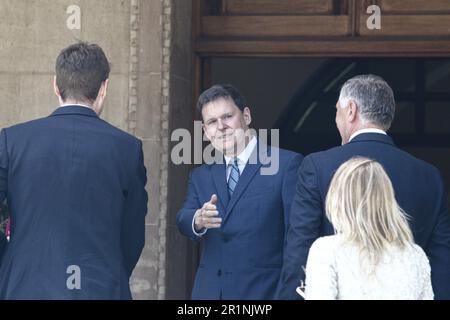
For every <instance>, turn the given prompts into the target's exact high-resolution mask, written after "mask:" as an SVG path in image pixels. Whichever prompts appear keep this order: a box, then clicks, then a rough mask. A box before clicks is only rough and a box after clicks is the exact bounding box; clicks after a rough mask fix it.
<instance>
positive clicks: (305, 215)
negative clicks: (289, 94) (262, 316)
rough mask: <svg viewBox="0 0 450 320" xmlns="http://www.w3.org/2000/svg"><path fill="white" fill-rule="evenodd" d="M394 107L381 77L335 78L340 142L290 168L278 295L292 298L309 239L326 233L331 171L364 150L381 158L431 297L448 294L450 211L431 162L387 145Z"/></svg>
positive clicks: (328, 230) (390, 143) (301, 277)
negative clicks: (426, 272)
mask: <svg viewBox="0 0 450 320" xmlns="http://www.w3.org/2000/svg"><path fill="white" fill-rule="evenodd" d="M394 113H395V101H394V94H393V92H392V89H391V88H390V87H389V85H388V84H387V83H386V82H385V81H384V80H383V79H382V78H380V77H378V76H374V75H361V76H357V77H354V78H352V79H350V80H348V81H347V82H346V83H345V84H344V85H343V87H342V89H341V93H340V96H339V100H338V102H337V104H336V125H337V128H338V130H339V133H340V135H341V137H342V146H340V147H336V148H332V149H329V150H326V151H323V152H318V153H314V154H311V155H309V156H307V157H306V158H305V159H304V160H303V162H302V165H301V167H300V169H299V172H298V181H297V187H296V194H295V196H294V201H293V204H292V209H291V216H290V224H289V231H288V235H287V245H286V249H285V251H284V263H283V270H282V274H281V278H280V283H279V286H278V290H277V291H278V292H277V297H278V298H280V299H291V298H294V299H295V298H299V295H297V293H296V287H297V286H298V285H299V284H300V283H301V282H302V281H303V280H304V273H303V268H302V267H304V266H306V261H307V257H308V251H309V248H310V246H311V244H312V243H313V242H314V240H316V239H317V238H318V237H321V236H326V235H331V234H333V233H334V231H333V228H332V226H331V224H330V222H329V221H328V220H327V219H326V217H325V210H324V202H325V197H326V194H327V191H328V186H329V184H330V181H331V178H332V177H333V174H334V172H335V171H336V170H337V168H338V167H339V166H340V165H341V164H342V163H344V162H345V161H347V160H348V159H350V158H352V157H354V156H365V157H368V158H371V159H375V160H377V161H378V162H380V163H381V164H382V165H383V167H384V168H385V170H386V172H387V173H388V175H389V177H390V179H391V180H392V184H393V186H394V190H395V195H396V198H397V201H398V203H399V204H400V206H401V207H402V208H403V209H404V210H405V211H406V213H407V214H408V215H409V216H410V217H411V220H410V221H409V222H410V226H411V229H412V231H413V235H414V240H415V242H416V243H417V244H418V245H420V246H421V247H422V248H423V249H424V251H425V252H426V254H427V256H428V258H429V260H430V265H431V275H432V284H433V290H434V295H435V298H436V299H450V268H449V266H450V216H449V214H448V210H447V208H446V204H445V203H446V195H445V192H444V188H443V184H442V179H441V176H440V173H439V171H438V170H437V169H436V168H435V167H433V166H432V165H430V164H428V163H425V162H424V161H422V160H419V159H416V158H414V157H413V156H411V155H409V154H408V153H406V152H404V151H402V150H400V149H398V148H397V147H396V146H395V145H394V143H393V141H392V139H391V138H390V137H389V136H388V135H387V134H386V131H387V130H388V129H389V128H390V125H391V123H392V120H393V119H394ZM306 285H308V283H306ZM335 298H336V299H339V292H337V293H336V297H335Z"/></svg>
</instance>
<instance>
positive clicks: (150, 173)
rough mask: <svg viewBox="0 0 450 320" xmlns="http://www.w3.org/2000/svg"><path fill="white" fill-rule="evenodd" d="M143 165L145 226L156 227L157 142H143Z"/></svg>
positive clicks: (159, 160)
mask: <svg viewBox="0 0 450 320" xmlns="http://www.w3.org/2000/svg"><path fill="white" fill-rule="evenodd" d="M143 150H144V163H145V167H146V169H147V188H146V189H147V193H148V206H147V209H148V211H147V217H146V224H147V225H157V224H158V220H159V216H160V202H159V201H160V199H159V197H160V177H161V172H160V165H161V153H160V144H159V141H148V140H147V141H144V142H143Z"/></svg>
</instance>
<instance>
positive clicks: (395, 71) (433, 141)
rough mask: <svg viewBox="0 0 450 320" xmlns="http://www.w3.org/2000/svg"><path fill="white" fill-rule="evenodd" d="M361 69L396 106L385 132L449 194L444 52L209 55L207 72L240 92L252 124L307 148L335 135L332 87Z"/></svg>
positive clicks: (448, 63) (449, 111) (449, 93)
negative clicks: (435, 174) (438, 176)
mask: <svg viewBox="0 0 450 320" xmlns="http://www.w3.org/2000/svg"><path fill="white" fill-rule="evenodd" d="M365 73H373V74H376V75H379V76H381V77H383V78H384V79H385V80H386V81H387V82H388V83H389V84H390V85H391V86H392V88H393V90H394V93H395V98H396V102H397V107H396V108H397V109H396V117H395V120H394V123H393V126H392V128H391V130H390V132H389V134H390V135H391V136H392V137H393V138H394V141H395V142H396V144H397V145H398V146H399V147H401V148H402V149H404V150H406V151H408V152H410V153H412V154H414V155H415V156H416V157H418V158H421V159H423V160H425V161H427V162H430V163H432V164H434V165H435V166H436V167H438V168H439V169H440V171H441V173H442V175H443V176H444V180H445V183H446V187H447V194H448V195H449V197H450V193H449V186H450V161H449V160H450V59H448V58H332V59H320V58H289V59H287V58H212V59H211V78H210V79H211V82H212V83H221V82H222V83H223V82H227V83H232V84H234V85H236V86H237V87H238V88H239V89H240V90H241V91H242V92H243V94H244V95H245V96H246V97H247V100H248V103H249V105H250V106H251V109H252V111H253V118H254V120H255V121H254V127H255V128H256V129H259V128H279V129H280V146H281V147H284V148H286V149H290V150H295V151H298V152H301V153H303V154H309V153H311V152H316V151H320V150H324V149H327V148H330V147H333V146H337V145H339V144H340V143H341V141H340V137H339V133H338V131H337V129H336V127H335V123H334V116H335V103H336V100H337V98H338V95H339V89H340V87H341V85H342V84H343V83H344V82H345V81H346V80H347V79H349V78H351V77H352V76H354V75H357V74H365Z"/></svg>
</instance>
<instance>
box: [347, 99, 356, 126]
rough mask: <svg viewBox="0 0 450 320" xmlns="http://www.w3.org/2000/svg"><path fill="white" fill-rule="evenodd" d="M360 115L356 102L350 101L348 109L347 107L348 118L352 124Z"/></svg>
mask: <svg viewBox="0 0 450 320" xmlns="http://www.w3.org/2000/svg"><path fill="white" fill-rule="evenodd" d="M357 113H358V107H357V105H356V102H355V101H353V100H350V101H349V102H348V107H347V118H348V120H349V121H350V122H353V121H355V120H356V115H357Z"/></svg>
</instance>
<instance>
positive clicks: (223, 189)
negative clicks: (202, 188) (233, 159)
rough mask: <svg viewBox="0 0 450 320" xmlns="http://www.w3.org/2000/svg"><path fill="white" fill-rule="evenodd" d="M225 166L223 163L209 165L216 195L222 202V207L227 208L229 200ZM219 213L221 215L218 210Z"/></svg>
mask: <svg viewBox="0 0 450 320" xmlns="http://www.w3.org/2000/svg"><path fill="white" fill-rule="evenodd" d="M225 168H226V167H225V163H222V164H214V165H212V166H211V175H212V177H213V181H214V185H215V186H216V190H217V197H218V198H219V201H220V202H221V203H222V205H223V208H224V209H226V208H227V206H228V200H229V199H228V198H229V197H228V191H227V177H226V169H225ZM219 214H220V215H222V214H221V213H220V210H219Z"/></svg>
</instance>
